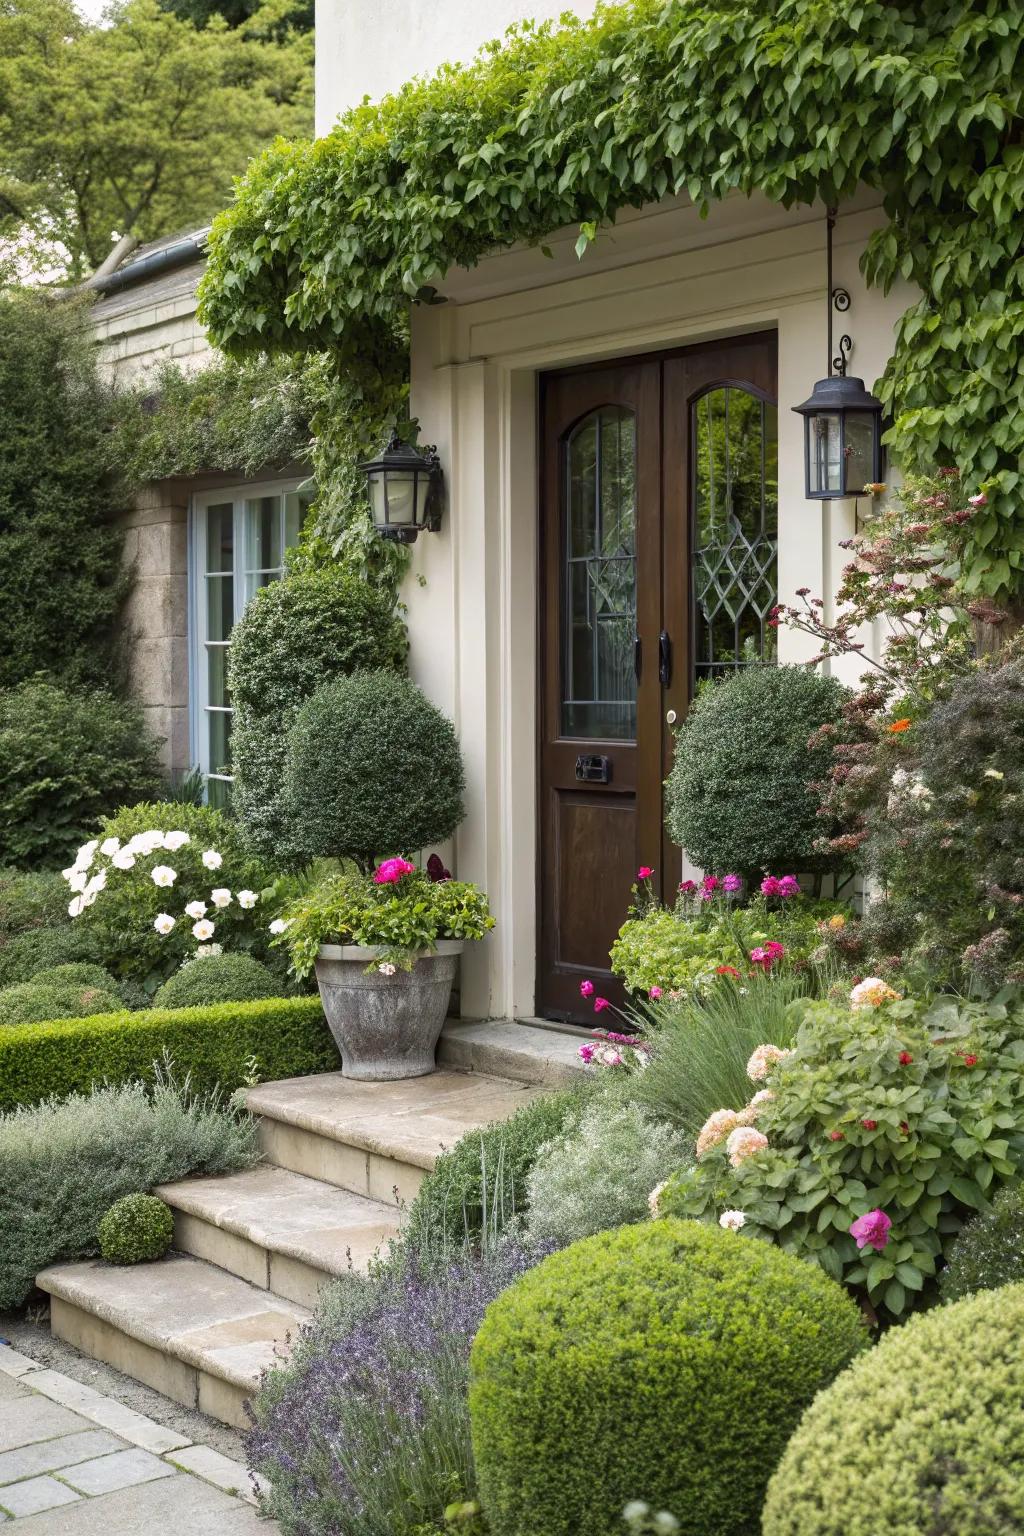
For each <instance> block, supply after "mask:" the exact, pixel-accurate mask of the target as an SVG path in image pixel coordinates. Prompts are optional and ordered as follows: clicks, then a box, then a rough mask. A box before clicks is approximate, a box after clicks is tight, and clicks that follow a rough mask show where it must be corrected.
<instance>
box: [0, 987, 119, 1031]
mask: <svg viewBox="0 0 1024 1536" xmlns="http://www.w3.org/2000/svg"><path fill="white" fill-rule="evenodd" d="M122 1007H123V1004H122V1002H121V999H120V998H119V997H118V995H117V993H116V992H104V991H102V990H101V989H100V988H99V987H92V986H86V987H82V986H76V985H74V984H73V983H72V984H65V985H63V986H62V985H61V984H60V983H59V982H51V983H49V984H47V983H44V982H40V981H23V982H20V983H19V984H18V985H17V986H16V987H6V988H5V989H4V990H3V991H2V992H0V1024H36V1023H41V1022H42V1021H44V1020H46V1019H84V1018H87V1017H89V1016H90V1015H93V1014H98V1013H110V1012H112V1011H113V1010H118V1009H120V1008H122Z"/></svg>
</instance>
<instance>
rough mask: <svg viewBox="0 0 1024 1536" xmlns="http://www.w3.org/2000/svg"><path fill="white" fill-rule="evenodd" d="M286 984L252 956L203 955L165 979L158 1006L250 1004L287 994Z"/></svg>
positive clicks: (194, 1006) (190, 1006)
mask: <svg viewBox="0 0 1024 1536" xmlns="http://www.w3.org/2000/svg"><path fill="white" fill-rule="evenodd" d="M286 995H287V994H286V992H285V989H284V987H283V986H282V985H281V983H280V981H278V979H277V977H276V976H272V975H271V973H270V972H269V971H268V970H267V967H266V966H265V965H261V964H260V962H259V961H258V960H254V959H253V957H252V956H251V955H241V954H239V955H232V954H224V955H200V957H199V958H198V960H190V961H189V962H188V964H187V965H183V966H182V967H181V969H180V971H175V973H174V975H173V976H171V977H169V978H168V980H167V981H165V982H164V984H163V986H162V987H161V988H160V989H159V991H158V992H157V994H156V996H155V997H154V999H153V1006H154V1007H155V1008H203V1007H206V1006H207V1005H208V1004H210V1003H251V1002H255V1001H256V999H257V998H259V997H285V996H286Z"/></svg>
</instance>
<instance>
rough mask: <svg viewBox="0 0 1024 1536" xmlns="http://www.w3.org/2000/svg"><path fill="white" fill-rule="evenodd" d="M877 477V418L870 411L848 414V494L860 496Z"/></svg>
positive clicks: (849, 412) (850, 412)
mask: <svg viewBox="0 0 1024 1536" xmlns="http://www.w3.org/2000/svg"><path fill="white" fill-rule="evenodd" d="M874 479H875V418H874V416H873V415H872V413H871V412H870V411H848V412H847V415H846V487H845V489H846V494H847V496H859V495H860V493H861V492H862V491H863V489H864V487H865V486H866V485H870V484H871V483H872V482H873V481H874Z"/></svg>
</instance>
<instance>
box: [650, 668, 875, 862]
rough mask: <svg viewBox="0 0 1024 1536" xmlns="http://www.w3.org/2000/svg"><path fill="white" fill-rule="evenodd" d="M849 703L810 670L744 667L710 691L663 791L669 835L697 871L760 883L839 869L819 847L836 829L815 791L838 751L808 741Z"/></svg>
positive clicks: (696, 706) (679, 744)
mask: <svg viewBox="0 0 1024 1536" xmlns="http://www.w3.org/2000/svg"><path fill="white" fill-rule="evenodd" d="M846 697H847V690H846V689H845V688H843V686H842V685H841V684H840V683H837V682H836V680H835V679H834V678H831V677H822V676H820V675H819V674H818V673H816V672H808V671H806V670H805V668H803V667H760V666H757V667H742V668H740V669H739V670H738V671H736V672H734V673H733V674H732V675H731V676H730V677H727V678H725V679H724V680H723V681H721V682H716V683H714V684H712V685H711V686H709V687H707V688H704V689H702V691H701V692H700V693H699V694H698V695H697V697H696V698H695V699H694V701H693V704H692V705H691V707H690V712H689V714H688V715H687V717H686V721H685V723H684V725H683V726H682V728H681V729H680V731H679V734H678V736H677V737H676V749H675V761H674V764H673V767H672V772H671V773H670V774H669V777H668V780H667V782H666V785H665V805H666V822H667V825H668V829H669V832H670V834H671V836H672V838H673V840H674V841H675V842H677V843H678V844H679V846H680V847H681V848H685V849H686V852H687V854H688V855H689V857H690V858H691V859H692V861H693V862H694V863H695V864H696V865H698V866H699V867H700V868H701V869H703V870H705V871H707V872H708V873H714V874H723V873H726V872H729V871H736V872H738V873H739V874H743V875H747V876H748V877H753V876H754V875H760V874H763V873H765V872H767V873H771V874H780V873H787V874H795V873H799V872H801V871H813V870H821V869H827V868H831V867H832V866H833V865H834V864H835V862H836V861H835V859H834V858H833V859H830V858H829V857H828V856H826V855H822V854H821V853H819V852H818V851H817V850H816V849H815V846H814V845H815V840H816V839H817V838H819V837H823V836H826V835H827V834H828V832H829V828H828V826H827V824H825V823H824V822H822V820H821V818H820V817H819V816H818V806H819V798H818V796H817V794H816V793H815V792H814V791H813V790H812V789H811V788H810V786H811V785H812V784H813V783H814V782H815V781H817V780H821V779H824V778H825V776H826V772H827V769H828V766H829V762H830V759H831V749H830V747H829V746H828V744H827V743H825V744H823V745H820V746H817V747H816V748H815V749H814V750H813V751H809V750H808V746H807V743H808V740H809V738H810V736H811V734H812V733H813V732H814V731H816V730H817V729H818V727H819V726H822V725H826V724H834V723H835V722H836V721H838V720H839V717H840V708H841V706H842V703H843V700H844V699H845V698H846Z"/></svg>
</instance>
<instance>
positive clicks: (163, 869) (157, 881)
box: [151, 864, 178, 889]
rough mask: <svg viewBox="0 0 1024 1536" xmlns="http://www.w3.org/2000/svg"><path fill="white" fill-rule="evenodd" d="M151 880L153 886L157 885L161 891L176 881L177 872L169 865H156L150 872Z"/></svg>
mask: <svg viewBox="0 0 1024 1536" xmlns="http://www.w3.org/2000/svg"><path fill="white" fill-rule="evenodd" d="M151 878H152V881H153V884H154V885H159V886H160V887H161V889H166V888H167V887H168V886H170V885H173V884H174V882H175V880H177V878H178V871H177V870H176V869H172V868H171V866H170V865H169V864H157V865H155V866H154V868H153V869H152V871H151Z"/></svg>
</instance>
